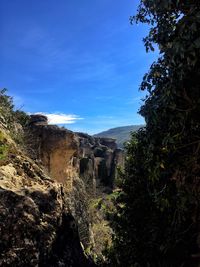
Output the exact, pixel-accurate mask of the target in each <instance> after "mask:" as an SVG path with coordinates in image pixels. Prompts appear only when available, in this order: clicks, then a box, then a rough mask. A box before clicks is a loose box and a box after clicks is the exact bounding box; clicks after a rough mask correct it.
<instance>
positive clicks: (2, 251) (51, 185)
mask: <svg viewBox="0 0 200 267" xmlns="http://www.w3.org/2000/svg"><path fill="white" fill-rule="evenodd" d="M1 134H2V135H3V134H4V144H5V145H6V146H7V147H8V148H9V150H10V151H11V152H9V154H8V155H7V156H8V158H6V159H5V161H4V162H1V163H2V164H1V166H0V237H1V238H0V266H4V267H6V266H13V267H14V266H15V267H27V266H29V267H36V266H43V267H47V266H48V267H59V266H65V267H69V266H72V267H87V266H94V264H93V263H92V262H91V261H90V260H89V259H88V258H87V257H86V256H85V255H84V253H83V250H82V247H81V244H80V240H79V235H78V231H77V226H76V223H75V220H74V218H73V217H72V215H71V212H70V210H69V208H68V207H69V205H68V203H67V199H66V198H65V193H64V190H63V185H62V184H60V183H58V182H56V181H54V180H52V179H50V177H48V176H47V175H46V174H45V172H44V171H43V170H42V169H41V168H40V167H39V166H38V165H37V164H36V163H35V162H34V161H32V160H31V159H30V158H28V157H27V156H25V155H24V154H23V153H22V152H21V151H20V150H19V149H18V148H17V147H16V146H15V143H14V142H12V140H11V139H9V138H8V136H7V134H6V133H2V131H1Z"/></svg>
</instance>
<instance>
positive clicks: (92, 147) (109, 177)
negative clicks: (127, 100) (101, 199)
mask: <svg viewBox="0 0 200 267" xmlns="http://www.w3.org/2000/svg"><path fill="white" fill-rule="evenodd" d="M40 119H41V120H40ZM29 138H30V141H31V147H32V149H31V150H32V151H33V152H34V153H32V157H33V158H34V159H36V160H39V161H41V163H42V165H43V166H44V167H45V168H46V171H47V173H48V174H49V175H50V176H51V177H52V178H53V179H55V180H56V181H57V182H59V183H62V185H63V188H64V191H65V196H66V198H67V199H68V201H67V202H68V204H69V207H70V210H71V212H72V214H73V216H74V217H75V219H76V221H77V223H78V226H79V233H80V238H81V241H82V243H83V244H84V245H86V246H87V245H88V244H89V243H90V242H92V241H91V238H90V237H91V229H90V221H89V214H88V201H89V199H90V198H91V197H95V196H96V195H97V194H98V193H99V192H100V193H102V192H103V191H105V192H107V193H108V192H111V191H112V188H113V181H114V178H115V173H116V168H117V166H118V165H122V164H123V152H122V150H120V149H118V148H117V145H116V143H115V140H114V139H110V138H96V137H92V136H90V135H87V134H84V133H74V132H72V131H69V130H67V129H65V128H60V127H58V126H52V125H48V124H47V119H45V118H44V116H43V115H42V116H41V117H40V115H34V116H32V117H31V122H30V127H29Z"/></svg>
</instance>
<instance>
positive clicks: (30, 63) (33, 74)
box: [0, 0, 157, 134]
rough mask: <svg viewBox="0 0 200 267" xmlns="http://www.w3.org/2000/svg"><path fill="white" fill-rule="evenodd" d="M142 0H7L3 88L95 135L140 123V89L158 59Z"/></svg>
mask: <svg viewBox="0 0 200 267" xmlns="http://www.w3.org/2000/svg"><path fill="white" fill-rule="evenodd" d="M137 4H138V1H136V0H126V1H124V0H117V1H114V0H1V1H0V34H1V42H0V60H1V64H0V88H4V87H5V88H8V90H9V94H10V95H12V96H13V97H14V99H15V104H16V106H17V108H21V107H23V108H22V109H23V110H25V111H26V112H30V113H37V112H40V113H41V112H42V113H45V114H50V115H49V118H50V121H51V122H52V123H59V124H61V125H63V124H65V127H66V128H68V129H71V130H74V131H83V132H88V133H90V134H93V133H98V132H100V131H103V130H106V129H109V128H113V127H117V126H123V125H130V124H141V123H143V122H144V120H143V118H142V117H140V116H139V115H138V114H137V111H138V109H139V106H140V105H141V103H142V101H141V100H140V99H141V98H143V97H144V96H145V93H144V92H140V91H139V90H138V88H139V84H140V82H141V80H142V77H143V74H144V73H145V72H146V71H147V70H148V68H149V66H150V64H151V63H152V62H153V61H154V59H155V58H156V56H157V55H156V54H153V53H149V54H147V53H146V52H145V48H144V46H143V43H142V38H143V37H144V36H145V35H146V33H147V28H146V26H144V25H134V26H131V25H130V23H129V17H130V16H131V15H132V14H135V12H136V7H137Z"/></svg>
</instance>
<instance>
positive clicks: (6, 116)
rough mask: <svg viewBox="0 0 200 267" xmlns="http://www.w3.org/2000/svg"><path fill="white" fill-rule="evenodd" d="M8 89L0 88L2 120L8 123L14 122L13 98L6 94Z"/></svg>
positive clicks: (0, 117) (0, 116)
mask: <svg viewBox="0 0 200 267" xmlns="http://www.w3.org/2000/svg"><path fill="white" fill-rule="evenodd" d="M6 92H7V89H5V88H4V89H2V90H0V120H1V121H3V123H5V124H6V125H10V124H12V122H13V108H14V105H13V99H12V97H10V96H8V95H6Z"/></svg>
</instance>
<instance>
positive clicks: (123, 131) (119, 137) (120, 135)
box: [94, 125, 144, 148]
mask: <svg viewBox="0 0 200 267" xmlns="http://www.w3.org/2000/svg"><path fill="white" fill-rule="evenodd" d="M143 126H144V125H129V126H122V127H116V128H112V129H109V130H107V131H104V132H101V133H98V134H95V135H94V136H95V137H108V138H114V139H116V143H117V145H118V147H120V148H123V144H124V142H126V141H128V140H129V138H130V133H131V132H135V131H137V130H138V129H139V128H141V127H143Z"/></svg>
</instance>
